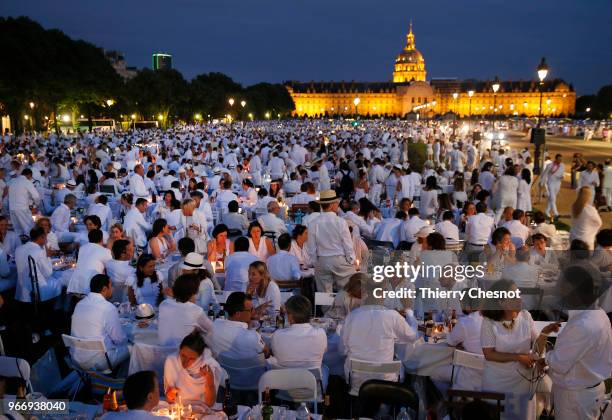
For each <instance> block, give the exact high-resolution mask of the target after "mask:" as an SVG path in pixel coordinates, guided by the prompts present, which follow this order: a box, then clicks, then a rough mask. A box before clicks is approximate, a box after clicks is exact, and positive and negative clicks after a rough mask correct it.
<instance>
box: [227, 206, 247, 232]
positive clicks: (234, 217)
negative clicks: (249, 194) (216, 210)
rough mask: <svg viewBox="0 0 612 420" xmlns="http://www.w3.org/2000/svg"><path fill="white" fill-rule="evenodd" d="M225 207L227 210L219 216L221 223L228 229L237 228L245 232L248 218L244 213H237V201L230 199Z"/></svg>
mask: <svg viewBox="0 0 612 420" xmlns="http://www.w3.org/2000/svg"><path fill="white" fill-rule="evenodd" d="M227 208H228V210H229V212H228V213H225V214H223V215H222V216H221V221H222V223H223V224H225V225H226V226H227V228H228V229H231V230H234V229H235V230H239V231H240V232H241V233H244V232H246V231H247V229H248V228H249V220H248V219H247V218H246V216H245V215H244V214H241V213H239V206H238V202H237V201H235V200H232V201H230V202H229V203H228V204H227Z"/></svg>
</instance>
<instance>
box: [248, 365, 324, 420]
mask: <svg viewBox="0 0 612 420" xmlns="http://www.w3.org/2000/svg"><path fill="white" fill-rule="evenodd" d="M266 388H269V389H276V390H279V391H291V390H302V389H304V390H308V394H307V395H305V397H306V398H299V397H294V398H292V400H293V401H296V402H306V401H312V403H313V405H314V412H315V414H317V388H318V386H317V378H315V376H314V375H313V374H312V373H311V372H310V371H309V370H308V369H293V368H290V369H275V370H269V371H267V372H266V373H264V374H263V375H262V376H261V378H259V387H258V391H259V404H261V394H262V392H263V391H264V390H265V389H266Z"/></svg>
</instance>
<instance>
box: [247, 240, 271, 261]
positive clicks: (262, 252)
mask: <svg viewBox="0 0 612 420" xmlns="http://www.w3.org/2000/svg"><path fill="white" fill-rule="evenodd" d="M249 253H250V254H253V255H255V256H256V257H257V258H259V259H260V260H261V261H263V262H266V261H267V260H268V256H269V255H268V247H267V246H266V237H265V236H262V237H261V238H260V239H259V247H257V248H255V244H253V239H251V238H249Z"/></svg>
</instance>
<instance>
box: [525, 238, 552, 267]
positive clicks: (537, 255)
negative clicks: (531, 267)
mask: <svg viewBox="0 0 612 420" xmlns="http://www.w3.org/2000/svg"><path fill="white" fill-rule="evenodd" d="M531 242H532V244H533V247H532V248H531V251H530V253H531V254H530V258H529V264H535V265H549V266H551V265H554V266H558V265H559V260H558V258H557V254H556V251H553V250H552V249H546V242H547V238H546V236H545V235H543V234H541V233H536V234H534V235H533V236H531Z"/></svg>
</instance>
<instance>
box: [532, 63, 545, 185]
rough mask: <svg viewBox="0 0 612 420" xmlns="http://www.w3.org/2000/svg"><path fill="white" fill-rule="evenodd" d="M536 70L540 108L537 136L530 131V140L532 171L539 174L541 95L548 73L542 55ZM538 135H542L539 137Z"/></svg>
mask: <svg viewBox="0 0 612 420" xmlns="http://www.w3.org/2000/svg"><path fill="white" fill-rule="evenodd" d="M537 72H538V78H539V79H540V85H539V87H540V108H539V109H538V126H537V129H538V134H539V135H538V137H534V136H533V132H532V140H531V142H532V143H534V144H535V152H534V156H533V158H534V163H533V173H534V174H536V175H539V174H540V145H541V143H542V142H543V140H544V138H543V136H542V134H541V133H540V126H541V125H542V96H543V94H544V92H543V89H544V79H546V76H547V75H548V65H547V64H546V59H545V58H544V57H542V61H540V64H539V65H538V67H537ZM540 137H542V138H541V139H540Z"/></svg>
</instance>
